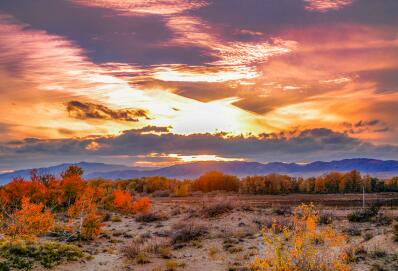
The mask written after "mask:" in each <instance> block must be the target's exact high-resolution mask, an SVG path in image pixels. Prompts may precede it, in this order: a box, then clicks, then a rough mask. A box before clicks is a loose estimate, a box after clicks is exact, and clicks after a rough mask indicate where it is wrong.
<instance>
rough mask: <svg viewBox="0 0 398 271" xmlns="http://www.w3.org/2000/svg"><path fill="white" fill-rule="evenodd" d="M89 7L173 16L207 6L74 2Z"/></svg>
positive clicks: (185, 1)
mask: <svg viewBox="0 0 398 271" xmlns="http://www.w3.org/2000/svg"><path fill="white" fill-rule="evenodd" d="M72 1H73V2H76V3H78V4H80V5H85V6H89V7H101V8H109V9H113V10H117V11H119V12H120V13H121V14H124V15H132V14H133V15H137V14H158V15H173V14H177V13H181V12H184V11H186V10H190V9H197V8H200V7H203V6H206V5H207V4H206V2H205V1H202V0H133V1H131V0H72Z"/></svg>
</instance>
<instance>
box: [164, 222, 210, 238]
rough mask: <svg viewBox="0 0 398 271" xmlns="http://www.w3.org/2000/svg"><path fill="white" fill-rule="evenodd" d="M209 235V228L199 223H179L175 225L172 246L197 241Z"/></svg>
mask: <svg viewBox="0 0 398 271" xmlns="http://www.w3.org/2000/svg"><path fill="white" fill-rule="evenodd" d="M207 233H208V228H207V227H206V226H205V225H204V224H203V223H201V222H199V221H195V220H193V221H188V222H185V221H184V222H179V223H176V224H174V225H173V233H172V235H171V243H172V244H180V243H187V242H190V241H193V240H197V239H199V238H200V237H202V236H204V235H205V234H207Z"/></svg>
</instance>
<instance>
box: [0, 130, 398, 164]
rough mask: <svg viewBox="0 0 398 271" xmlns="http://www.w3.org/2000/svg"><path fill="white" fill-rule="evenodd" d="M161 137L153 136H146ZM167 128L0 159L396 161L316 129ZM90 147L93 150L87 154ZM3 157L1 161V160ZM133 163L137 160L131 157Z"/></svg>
mask: <svg viewBox="0 0 398 271" xmlns="http://www.w3.org/2000/svg"><path fill="white" fill-rule="evenodd" d="M150 131H152V132H163V133H160V134H159V133H158V134H153V133H149V132H150ZM167 131H169V128H168V127H146V128H143V129H134V130H128V131H125V132H123V133H122V134H121V135H118V136H112V137H110V136H104V137H101V136H98V137H90V138H80V139H76V138H74V139H53V140H44V139H43V140H39V139H27V140H24V141H21V142H19V144H14V145H10V144H8V145H7V144H4V145H1V149H2V150H3V153H4V154H5V156H4V157H2V158H0V165H3V164H4V163H5V160H4V159H10V158H11V157H12V158H13V159H14V164H15V161H21V162H23V161H24V160H25V159H29V157H32V156H36V157H39V159H42V161H43V162H44V161H49V160H50V158H51V157H64V158H71V157H73V158H74V159H75V160H83V159H87V158H89V157H91V159H93V158H97V157H98V158H100V157H102V158H104V157H108V158H110V157H114V159H117V157H124V158H125V157H142V156H146V155H150V154H152V153H159V154H179V155H200V154H214V155H218V156H221V157H239V158H244V159H248V160H255V161H260V162H267V161H275V160H278V161H296V162H303V161H313V160H330V159H341V158H352V157H374V158H382V159H396V158H398V155H397V153H398V148H397V147H394V146H390V145H381V146H377V145H373V144H370V143H366V142H363V141H361V140H359V139H355V138H352V137H350V136H349V135H347V134H345V133H338V132H334V131H332V130H330V129H325V128H318V129H308V130H303V131H292V132H285V133H280V134H277V133H276V134H263V135H261V136H260V137H254V136H248V137H245V136H229V137H228V136H225V135H223V134H217V135H214V134H192V135H177V134H172V133H170V132H169V133H167ZM92 142H96V145H98V148H96V149H95V150H90V151H88V150H87V146H88V145H89V144H91V143H92ZM5 157H6V158H5ZM137 159H138V158H137Z"/></svg>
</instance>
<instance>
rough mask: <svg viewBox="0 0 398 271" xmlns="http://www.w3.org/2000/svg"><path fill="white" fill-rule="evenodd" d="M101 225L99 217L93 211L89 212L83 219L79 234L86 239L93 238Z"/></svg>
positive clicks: (99, 231)
mask: <svg viewBox="0 0 398 271" xmlns="http://www.w3.org/2000/svg"><path fill="white" fill-rule="evenodd" d="M101 227H102V224H101V218H100V217H99V216H98V215H97V214H95V213H90V214H88V215H87V216H86V217H85V218H84V220H83V224H82V228H81V236H82V237H83V238H84V239H87V240H92V239H95V238H96V237H97V236H98V235H99V234H100V233H101Z"/></svg>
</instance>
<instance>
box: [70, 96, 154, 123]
mask: <svg viewBox="0 0 398 271" xmlns="http://www.w3.org/2000/svg"><path fill="white" fill-rule="evenodd" d="M66 109H67V111H68V113H69V115H70V116H71V117H73V118H77V119H99V120H116V121H133V122H137V121H139V118H145V119H149V117H148V113H147V112H146V111H145V110H143V109H110V108H109V107H106V106H104V105H100V104H94V103H87V102H79V101H70V102H68V104H67V107H66Z"/></svg>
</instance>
